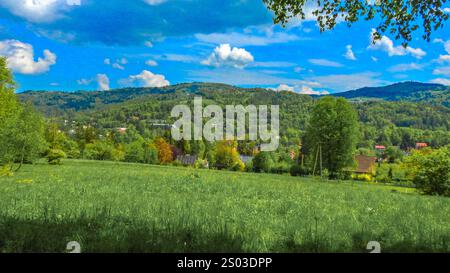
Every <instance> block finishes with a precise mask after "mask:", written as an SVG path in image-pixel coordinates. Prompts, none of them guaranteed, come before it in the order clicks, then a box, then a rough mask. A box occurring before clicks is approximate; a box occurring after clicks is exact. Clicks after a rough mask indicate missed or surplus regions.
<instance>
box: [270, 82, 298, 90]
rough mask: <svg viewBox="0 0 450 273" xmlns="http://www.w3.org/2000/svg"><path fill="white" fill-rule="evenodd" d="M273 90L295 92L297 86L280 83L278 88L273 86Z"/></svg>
mask: <svg viewBox="0 0 450 273" xmlns="http://www.w3.org/2000/svg"><path fill="white" fill-rule="evenodd" d="M272 90H274V91H277V92H280V91H289V92H294V90H295V88H294V87H293V86H289V85H287V84H280V85H279V86H278V87H277V88H273V89H272Z"/></svg>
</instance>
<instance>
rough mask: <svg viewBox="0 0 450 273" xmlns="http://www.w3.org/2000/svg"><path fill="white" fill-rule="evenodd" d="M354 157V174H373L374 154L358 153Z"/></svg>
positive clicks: (375, 159) (375, 158)
mask: <svg viewBox="0 0 450 273" xmlns="http://www.w3.org/2000/svg"><path fill="white" fill-rule="evenodd" d="M355 159H356V162H357V164H358V166H357V168H356V170H354V173H355V174H367V175H373V174H374V173H375V162H376V161H377V157H376V156H365V155H358V156H356V157H355Z"/></svg>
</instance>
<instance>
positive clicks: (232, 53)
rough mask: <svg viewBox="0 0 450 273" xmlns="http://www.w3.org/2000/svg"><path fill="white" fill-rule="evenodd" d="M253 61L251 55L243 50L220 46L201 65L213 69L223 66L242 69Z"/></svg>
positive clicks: (226, 45) (227, 45)
mask: <svg viewBox="0 0 450 273" xmlns="http://www.w3.org/2000/svg"><path fill="white" fill-rule="evenodd" d="M253 61H254V58H253V56H252V54H250V52H248V51H247V50H245V49H244V48H237V47H233V48H231V46H230V45H229V44H221V45H220V46H218V47H216V48H215V49H214V52H213V53H211V55H210V56H209V57H208V59H206V60H204V61H202V62H201V63H202V64H204V65H208V66H214V67H222V66H225V67H235V68H240V69H242V68H244V67H245V66H247V65H248V64H250V63H252V62H253Z"/></svg>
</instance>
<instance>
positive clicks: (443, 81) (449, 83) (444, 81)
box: [430, 78, 450, 86]
mask: <svg viewBox="0 0 450 273" xmlns="http://www.w3.org/2000/svg"><path fill="white" fill-rule="evenodd" d="M430 82H431V83H437V84H443V85H447V86H450V79H443V78H437V79H434V80H431V81H430Z"/></svg>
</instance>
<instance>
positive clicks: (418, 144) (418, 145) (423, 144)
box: [416, 142, 428, 147]
mask: <svg viewBox="0 0 450 273" xmlns="http://www.w3.org/2000/svg"><path fill="white" fill-rule="evenodd" d="M416 147H428V144H427V143H425V142H417V143H416Z"/></svg>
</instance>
